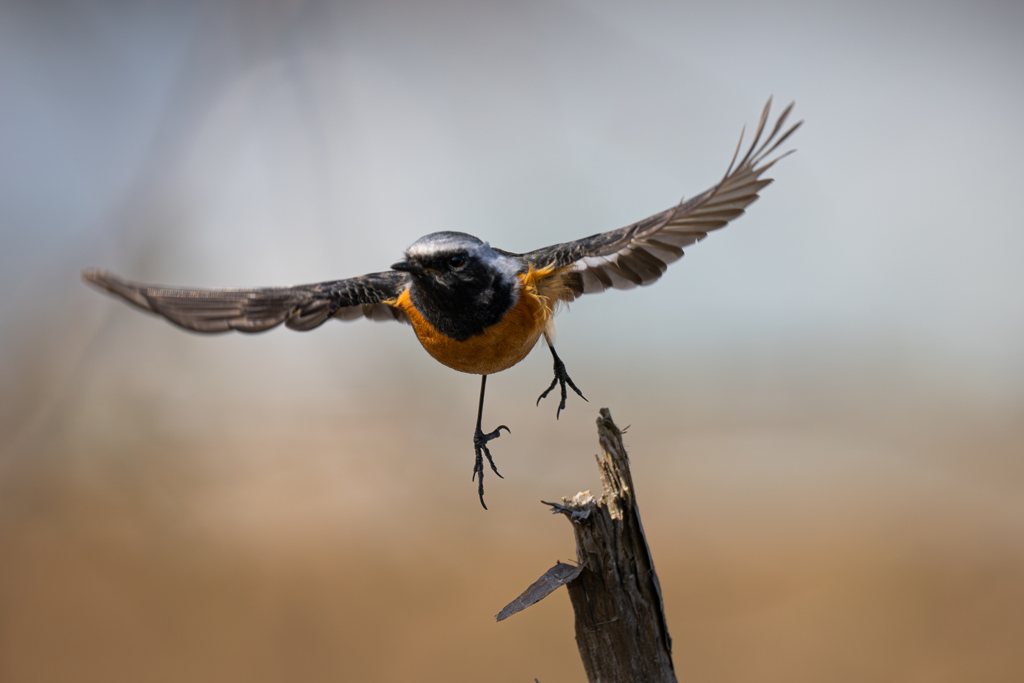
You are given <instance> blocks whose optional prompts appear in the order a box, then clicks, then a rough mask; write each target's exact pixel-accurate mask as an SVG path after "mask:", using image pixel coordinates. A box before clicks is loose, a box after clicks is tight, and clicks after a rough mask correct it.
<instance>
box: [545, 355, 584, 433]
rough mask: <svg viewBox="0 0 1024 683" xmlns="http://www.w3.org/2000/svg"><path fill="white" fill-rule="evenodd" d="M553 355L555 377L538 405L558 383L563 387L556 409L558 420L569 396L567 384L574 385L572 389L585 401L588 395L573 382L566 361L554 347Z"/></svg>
mask: <svg viewBox="0 0 1024 683" xmlns="http://www.w3.org/2000/svg"><path fill="white" fill-rule="evenodd" d="M551 355H553V356H554V357H555V378H554V379H553V380H551V386H549V387H548V388H547V389H545V390H544V393H543V394H541V395H540V397H539V398H538V399H537V405H540V402H541V399H544V398H547V395H548V394H550V393H551V390H552V389H554V388H555V385H556V384H558V385H560V387H561V389H562V400H561V401H560V402H559V403H558V410H557V411H555V419H556V420H557V419H558V416H559V415H561V414H562V411H563V410H565V399H566V398H567V397H568V392H567V391H566V389H565V385H566V384H568V385H569V386H570V387H572V390H573V391H575V392H576V393H577V394H579V397H580V398H582V399H583V400H584V401H587V397H586V396H584V395H583V392H582V391H580V390H579V388H578V387H577V386H576V385H575V384H573V381H572V378H570V377H569V373H568V372H566V371H565V363H563V362H562V359H561V358H559V357H558V354H556V353H555V350H554V349H551ZM587 403H590V401H587Z"/></svg>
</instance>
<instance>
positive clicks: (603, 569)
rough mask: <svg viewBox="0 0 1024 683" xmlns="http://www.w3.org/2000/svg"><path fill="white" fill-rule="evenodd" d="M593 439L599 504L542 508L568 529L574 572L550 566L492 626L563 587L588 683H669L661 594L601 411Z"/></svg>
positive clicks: (623, 460) (587, 501)
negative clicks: (563, 518) (596, 444)
mask: <svg viewBox="0 0 1024 683" xmlns="http://www.w3.org/2000/svg"><path fill="white" fill-rule="evenodd" d="M597 433H598V438H599V441H600V444H601V451H602V453H603V455H601V456H595V457H596V458H597V466H598V468H599V469H600V471H601V486H602V489H603V492H602V494H601V497H600V498H598V499H595V498H594V497H593V496H592V495H591V494H590V492H589V491H585V492H582V493H578V494H576V495H575V496H573V497H572V498H563V499H562V502H561V503H547V502H545V503H544V504H545V505H550V506H551V508H552V512H555V513H561V514H564V515H565V516H566V517H567V518H568V519H569V520H570V522H571V523H572V527H573V533H574V534H575V536H576V557H577V561H578V563H579V566H577V567H573V566H571V565H565V564H561V563H557V564H555V566H554V567H552V568H551V569H549V570H548V571H547V572H546V573H545V574H544V575H543V576H541V578H540V579H538V580H537V581H536V582H535V583H534V584H533V585H531V586H530V587H529V588H528V589H527V590H526V591H525V592H524V593H523V594H522V595H521V596H519V597H518V598H516V600H515V601H513V602H512V603H511V604H510V605H508V606H507V607H506V608H505V609H503V610H502V611H501V613H499V615H498V617H497V618H498V621H501V620H502V619H505V618H507V617H509V616H511V615H512V614H514V613H516V612H518V611H520V610H522V609H525V608H526V607H529V606H530V605H532V604H534V603H536V602H537V601H539V600H541V599H543V598H544V597H546V596H547V595H549V594H550V593H551V592H552V591H554V590H555V589H556V588H558V587H559V586H561V585H566V586H567V587H568V589H569V598H570V600H571V601H572V608H573V612H574V613H575V616H576V644H577V646H578V647H579V650H580V657H581V658H582V660H583V668H584V669H585V670H586V672H587V679H588V680H589V681H591V683H597V682H598V681H600V682H601V683H620V682H622V683H625V682H627V681H628V682H634V681H643V682H644V683H669V682H671V683H676V675H675V669H674V668H673V666H672V639H671V638H670V637H669V635H668V626H667V624H666V623H665V610H664V605H663V603H662V599H661V586H660V585H659V583H658V575H657V574H656V573H655V571H654V562H653V560H652V559H651V553H650V549H649V548H648V546H647V538H646V536H645V535H644V528H643V524H641V522H640V511H639V509H638V508H637V505H636V495H635V489H634V488H633V477H632V475H631V474H630V471H629V458H628V456H627V455H626V449H625V447H624V446H623V444H622V432H620V431H619V428H618V427H616V426H615V423H614V422H613V421H612V416H611V413H610V412H609V411H608V409H607V408H602V409H601V417H600V418H598V420H597ZM542 502H544V501H542Z"/></svg>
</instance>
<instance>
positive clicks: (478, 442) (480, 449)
mask: <svg viewBox="0 0 1024 683" xmlns="http://www.w3.org/2000/svg"><path fill="white" fill-rule="evenodd" d="M502 429H504V430H505V431H506V432H508V433H509V434H511V433H512V430H511V429H509V428H508V427H506V426H505V425H501V426H499V427H498V428H497V429H495V430H494V431H493V432H490V433H489V434H484V433H483V431H481V429H480V427H477V428H476V433H475V434H473V448H474V450H475V451H476V463H475V464H474V465H473V478H472V479H476V478H477V475H480V479H479V486H478V487H477V491H478V492H479V494H480V504H481V505H483V506H484V510H486V509H487V505H486V504H485V503H484V456H487V462H488V463H490V465H491V469H492V470H494V473H495V474H497V475H498V477H499V478H501V479H504V478H505V477H502V476H501V472H499V471H498V468H497V467H495V466H494V459H493V458H491V452H490V451H489V450H487V442H488V441H491V440H492V439H497V438H498V437H499V436H501V430H502ZM472 479H471V480H470V481H472Z"/></svg>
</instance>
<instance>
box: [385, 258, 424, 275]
mask: <svg viewBox="0 0 1024 683" xmlns="http://www.w3.org/2000/svg"><path fill="white" fill-rule="evenodd" d="M391 270H398V271H401V272H403V273H412V274H414V275H420V274H421V273H423V270H424V268H423V266H421V265H420V264H418V263H413V262H412V261H399V262H398V263H393V264H391Z"/></svg>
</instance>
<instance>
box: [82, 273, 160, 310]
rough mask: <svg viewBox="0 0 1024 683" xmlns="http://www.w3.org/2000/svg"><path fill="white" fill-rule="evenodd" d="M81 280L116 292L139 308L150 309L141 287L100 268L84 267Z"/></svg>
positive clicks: (151, 308) (113, 292) (112, 292)
mask: <svg viewBox="0 0 1024 683" xmlns="http://www.w3.org/2000/svg"><path fill="white" fill-rule="evenodd" d="M82 282H85V283H86V284H90V285H93V286H95V287H99V288H100V289H103V290H106V291H108V292H110V293H111V294H116V295H118V296H120V297H122V298H123V299H125V300H126V301H129V302H130V303H133V304H135V305H136V306H138V307H139V308H144V309H146V310H147V311H152V310H153V307H152V306H151V305H150V303H149V300H148V299H146V297H145V296H143V295H142V288H141V287H138V286H136V285H133V284H132V283H130V282H128V281H127V280H124V279H122V278H120V277H118V276H117V275H114V274H113V273H111V272H110V271H109V270H104V269H102V268H86V269H84V270H83V271H82Z"/></svg>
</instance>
